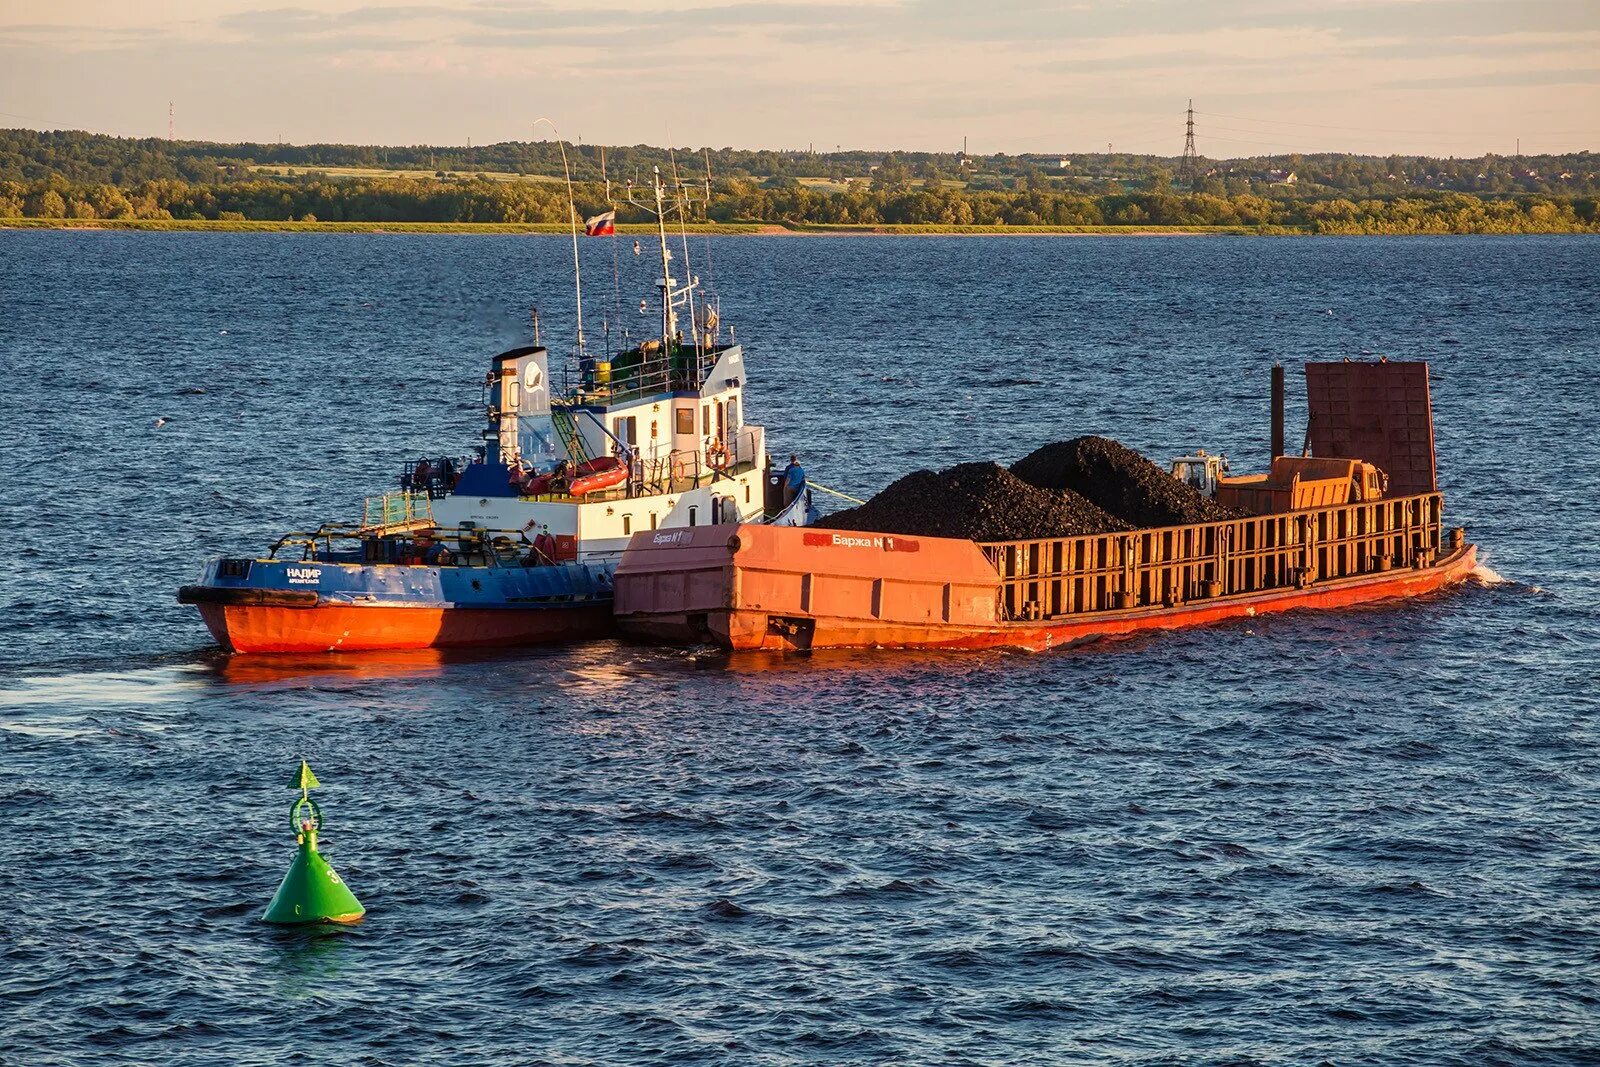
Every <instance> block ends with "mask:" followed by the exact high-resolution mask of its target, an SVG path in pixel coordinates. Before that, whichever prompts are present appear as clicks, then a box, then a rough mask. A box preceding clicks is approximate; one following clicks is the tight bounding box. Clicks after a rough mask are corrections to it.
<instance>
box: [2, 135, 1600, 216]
mask: <svg viewBox="0 0 1600 1067" xmlns="http://www.w3.org/2000/svg"><path fill="white" fill-rule="evenodd" d="M1173 147H1174V150H1176V148H1177V145H1176V144H1174V146H1173ZM602 157H604V166H605V169H604V177H608V178H610V179H611V180H612V181H613V182H614V183H615V184H616V186H618V187H620V186H621V185H622V184H623V183H624V182H626V181H628V180H630V179H638V180H641V181H648V179H649V175H650V172H651V169H652V168H653V167H660V168H661V169H662V171H663V173H665V174H666V175H668V177H669V178H670V177H671V176H672V175H673V174H676V175H677V176H678V177H679V178H681V179H682V180H683V181H685V182H698V181H703V180H704V177H705V174H706V170H707V166H708V164H709V169H710V171H711V173H712V174H713V175H714V176H716V177H720V178H723V179H728V178H743V179H751V180H756V181H761V182H766V183H772V184H779V185H781V184H784V183H788V182H793V181H799V180H811V181H831V182H835V183H841V182H846V181H876V180H878V179H879V178H880V177H884V178H887V179H888V180H889V181H890V183H891V184H894V183H899V184H902V185H911V184H923V183H928V182H941V183H946V184H949V183H955V184H958V185H960V186H962V187H964V188H967V189H973V190H978V191H1013V192H1014V191H1018V190H1035V189H1048V190H1056V191H1061V192H1079V193H1085V194H1096V195H1098V194H1104V193H1109V192H1121V191H1123V190H1125V189H1126V190H1131V191H1143V192H1158V191H1161V190H1162V189H1163V188H1165V187H1168V186H1171V185H1172V184H1173V176H1174V175H1175V174H1176V173H1177V170H1178V165H1179V160H1178V158H1177V157H1176V156H1159V155H1138V154H1129V153H1088V154H1084V155H1070V154H1069V155H1064V156H1063V155H1043V154H1039V153H1029V154H1023V155H1003V154H1001V155H982V156H966V155H964V154H963V153H959V152H887V153H885V152H863V151H848V152H846V151H836V152H812V151H769V150H746V149H735V148H718V149H694V148H681V149H668V148H659V147H653V146H650V145H618V146H610V147H604V148H602V147H600V146H596V145H582V144H580V145H573V146H571V147H570V148H569V150H568V154H567V159H568V163H569V164H570V166H571V170H572V175H573V177H574V178H575V179H577V180H580V181H600V180H601V179H602V169H601V164H602ZM261 167H274V168H294V169H295V170H303V171H316V170H319V169H327V168H363V169H377V170H409V171H423V172H425V173H433V174H436V175H437V176H439V177H445V176H452V175H456V176H459V175H472V174H479V173H488V174H503V175H525V176H544V177H558V176H560V175H561V174H562V173H563V171H562V156H561V149H560V146H559V145H558V144H556V143H555V142H554V141H507V142H500V143H497V144H491V145H483V146H478V147H472V148H466V147H459V146H448V147H436V146H427V145H419V146H411V147H404V148H385V147H378V146H372V145H340V144H321V145H289V144H258V143H238V144H221V143H216V142H210V141H166V140H161V139H158V138H142V139H141V138H125V137H110V136H106V135H104V134H92V133H85V132H82V131H77V130H56V131H37V130H19V129H13V130H0V180H7V181H20V182H34V181H40V180H44V179H49V178H62V179H65V180H67V181H68V182H75V183H103V184H110V185H115V186H118V187H120V188H129V187H132V186H135V185H138V184H139V183H142V182H148V181H155V180H159V179H171V178H177V179H181V180H183V181H186V182H190V183H194V184H222V183H229V182H236V181H241V180H245V179H248V178H250V177H252V176H253V175H254V174H255V171H256V169H257V168H261ZM1287 174H1294V175H1295V182H1294V185H1293V186H1292V187H1289V186H1285V185H1282V184H1274V180H1275V179H1274V177H1273V176H1274V175H1287ZM1112 185H1115V186H1116V188H1115V189H1113V188H1110V186H1112ZM1419 190H1429V191H1435V192H1439V191H1444V192H1469V193H1480V194H1495V195H1505V194H1516V193H1528V194H1535V193H1538V194H1547V195H1554V196H1593V195H1600V156H1597V155H1596V154H1595V153H1592V152H1587V151H1585V152H1570V153H1563V154H1558V155H1530V156H1503V155H1487V156H1481V157H1477V158H1465V159H1456V158H1448V159H1445V158H1437V157H1430V156H1410V155H1389V156H1361V155H1349V154H1345V153H1335V152H1328V153H1307V154H1300V153H1292V154H1287V155H1276V156H1257V157H1251V158H1243V159H1230V160H1222V161H1216V160H1205V159H1202V160H1201V166H1200V172H1199V174H1198V176H1197V181H1196V183H1195V188H1194V189H1193V190H1189V189H1185V190H1184V191H1185V192H1188V191H1195V192H1202V193H1209V194H1212V195H1216V196H1228V197H1234V196H1238V195H1242V194H1244V193H1252V194H1257V195H1267V196H1272V197H1283V198H1287V199H1295V198H1298V199H1308V198H1316V199H1327V198H1333V197H1345V198H1349V197H1381V198H1388V197H1391V196H1409V195H1414V194H1416V193H1417V192H1418V191H1419Z"/></svg>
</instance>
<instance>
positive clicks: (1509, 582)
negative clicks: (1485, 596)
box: [1468, 563, 1544, 594]
mask: <svg viewBox="0 0 1600 1067" xmlns="http://www.w3.org/2000/svg"><path fill="white" fill-rule="evenodd" d="M1468 577H1470V578H1471V579H1472V580H1473V581H1475V582H1477V583H1478V584H1479V585H1481V586H1484V587H1485V588H1488V589H1499V588H1511V589H1525V590H1527V591H1528V592H1530V593H1540V594H1542V593H1543V592H1544V589H1543V588H1541V587H1540V586H1537V585H1534V584H1533V583H1531V582H1519V581H1517V580H1516V579H1515V578H1507V577H1506V576H1505V575H1503V574H1501V573H1500V572H1499V571H1497V570H1495V569H1494V568H1493V567H1490V566H1489V565H1487V564H1484V563H1480V564H1478V565H1477V566H1476V567H1474V568H1472V573H1471V574H1470V575H1468Z"/></svg>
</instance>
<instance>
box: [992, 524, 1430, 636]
mask: <svg viewBox="0 0 1600 1067" xmlns="http://www.w3.org/2000/svg"><path fill="white" fill-rule="evenodd" d="M981 547H982V549H983V551H984V554H985V555H986V556H988V557H989V562H990V563H992V564H993V565H994V568H995V570H996V571H998V572H999V574H1000V594H999V595H1000V604H999V609H1000V614H1001V617H1002V618H1004V619H1013V620H1020V619H1053V618H1059V617H1061V616H1064V615H1081V614H1087V613H1091V612H1097V611H1125V610H1131V609H1135V608H1142V607H1154V606H1158V605H1162V606H1167V607H1172V606H1175V605H1177V604H1180V603H1186V602H1192V601H1197V600H1207V599H1216V598H1219V597H1229V596H1238V595H1243V594H1252V593H1262V592H1268V591H1271V590H1274V589H1290V588H1305V587H1307V586H1309V585H1311V584H1312V583H1314V582H1319V581H1328V580H1332V579H1338V578H1351V577H1356V576H1358V575H1367V574H1375V573H1381V572H1383V571H1388V570H1395V569H1407V568H1412V567H1422V566H1428V565H1430V564H1432V563H1433V562H1434V561H1435V560H1436V559H1437V558H1438V557H1439V555H1440V554H1441V552H1444V551H1448V550H1449V549H1453V548H1454V547H1456V546H1455V545H1454V544H1452V545H1450V546H1448V549H1447V546H1446V545H1445V542H1444V530H1443V518H1442V510H1441V500H1440V496H1439V494H1438V493H1423V494H1420V495H1417V496H1408V497H1399V498H1396V499H1392V500H1378V501H1372V502H1370V503H1361V504H1345V505H1340V506H1336V507H1326V508H1315V509H1310V510H1305V511H1291V512H1285V513H1281V514H1275V515H1259V516H1254V517H1251V518H1246V519H1232V520H1229V521H1225V522H1210V523H1201V524H1197V525H1193V526H1165V527H1160V528H1157V529H1150V530H1133V531H1130V532H1127V533H1114V534H1100V535H1096V536H1089V537H1067V538H1057V539H1049V540H1038V541H1001V542H992V543H988V544H984V545H982V546H981Z"/></svg>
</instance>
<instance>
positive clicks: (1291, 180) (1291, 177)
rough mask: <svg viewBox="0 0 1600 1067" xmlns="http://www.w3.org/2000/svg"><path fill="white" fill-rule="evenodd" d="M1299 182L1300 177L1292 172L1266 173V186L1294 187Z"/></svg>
mask: <svg viewBox="0 0 1600 1067" xmlns="http://www.w3.org/2000/svg"><path fill="white" fill-rule="evenodd" d="M1299 180H1300V175H1298V174H1296V173H1295V172H1294V171H1292V170H1269V171H1267V184H1268V185H1294V184H1295V183H1296V182H1298V181H1299Z"/></svg>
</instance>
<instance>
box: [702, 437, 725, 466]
mask: <svg viewBox="0 0 1600 1067" xmlns="http://www.w3.org/2000/svg"><path fill="white" fill-rule="evenodd" d="M706 462H707V463H709V464H711V467H712V469H713V470H722V468H724V467H726V466H727V465H728V448H727V446H726V445H724V444H723V443H722V442H721V441H713V442H712V444H711V447H710V448H708V449H706Z"/></svg>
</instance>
